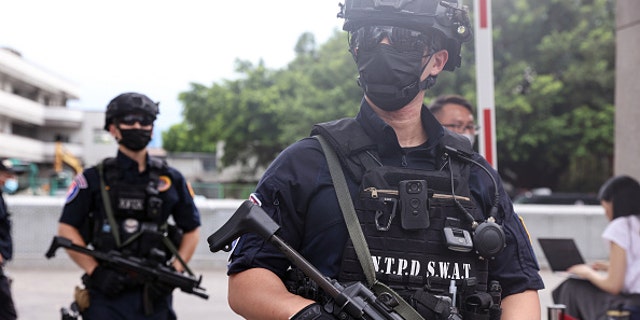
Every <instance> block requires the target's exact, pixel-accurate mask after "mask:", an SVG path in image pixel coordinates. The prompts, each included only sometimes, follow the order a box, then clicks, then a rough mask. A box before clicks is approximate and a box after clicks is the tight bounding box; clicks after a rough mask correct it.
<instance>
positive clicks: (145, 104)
mask: <svg viewBox="0 0 640 320" xmlns="http://www.w3.org/2000/svg"><path fill="white" fill-rule="evenodd" d="M158 105H159V103H156V102H153V101H152V100H151V99H149V97H147V96H145V95H144V94H140V93H135V92H127V93H122V94H120V95H119V96H117V97H115V98H113V100H111V101H110V102H109V105H107V112H106V116H105V121H104V129H105V130H107V131H109V125H110V124H111V123H113V120H114V119H115V118H117V117H120V116H123V115H126V114H130V113H142V114H144V115H147V116H150V117H152V118H153V120H155V119H156V116H157V115H158V113H160V111H159V109H158Z"/></svg>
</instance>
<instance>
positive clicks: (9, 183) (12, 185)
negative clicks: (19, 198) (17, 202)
mask: <svg viewBox="0 0 640 320" xmlns="http://www.w3.org/2000/svg"><path fill="white" fill-rule="evenodd" d="M17 190H18V180H16V179H14V178H9V179H7V180H6V181H5V182H4V186H2V191H3V192H5V193H8V194H12V193H14V192H16V191H17Z"/></svg>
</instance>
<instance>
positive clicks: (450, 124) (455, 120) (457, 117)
mask: <svg viewBox="0 0 640 320" xmlns="http://www.w3.org/2000/svg"><path fill="white" fill-rule="evenodd" d="M429 111H431V113H432V114H433V115H434V116H435V117H436V119H438V121H439V122H440V123H441V124H442V126H443V127H445V128H447V129H449V130H451V131H453V132H455V133H457V134H461V135H463V136H464V137H465V138H467V139H468V140H469V142H471V145H473V144H474V142H475V140H476V135H477V134H478V130H480V127H479V126H478V125H476V122H475V120H474V117H473V107H472V106H471V103H470V102H469V101H467V99H465V98H463V97H462V96H459V95H456V94H451V95H442V96H439V97H436V98H435V99H433V101H431V103H430V104H429Z"/></svg>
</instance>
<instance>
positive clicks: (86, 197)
mask: <svg viewBox="0 0 640 320" xmlns="http://www.w3.org/2000/svg"><path fill="white" fill-rule="evenodd" d="M90 183H91V186H90ZM99 184H100V180H99V178H98V174H97V170H95V169H93V168H92V169H87V170H85V171H84V172H83V173H81V174H78V175H77V176H76V177H75V178H74V179H73V181H72V182H71V185H69V188H68V190H67V194H66V200H65V204H64V207H63V208H62V215H61V216H60V219H59V222H61V223H66V224H68V225H71V226H73V227H75V228H77V229H80V228H81V227H82V226H83V225H84V223H85V221H86V220H87V218H88V217H89V213H90V212H92V210H93V208H94V203H93V201H94V198H93V195H92V191H91V190H92V189H94V188H95V189H96V190H99Z"/></svg>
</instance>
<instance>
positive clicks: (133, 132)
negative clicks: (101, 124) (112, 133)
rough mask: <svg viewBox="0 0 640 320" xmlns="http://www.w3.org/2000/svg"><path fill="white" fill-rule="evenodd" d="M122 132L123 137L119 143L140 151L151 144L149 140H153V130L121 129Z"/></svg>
mask: <svg viewBox="0 0 640 320" xmlns="http://www.w3.org/2000/svg"><path fill="white" fill-rule="evenodd" d="M120 134H121V135H122V138H120V141H118V143H119V144H121V145H123V146H125V147H127V149H129V150H133V151H140V150H142V149H144V148H145V147H146V146H147V144H149V141H151V130H145V129H129V130H122V129H120Z"/></svg>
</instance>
